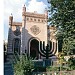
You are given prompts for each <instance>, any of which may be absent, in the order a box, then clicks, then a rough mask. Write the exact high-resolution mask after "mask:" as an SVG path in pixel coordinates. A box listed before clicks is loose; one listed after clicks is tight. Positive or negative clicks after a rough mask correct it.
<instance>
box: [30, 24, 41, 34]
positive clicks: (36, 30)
mask: <svg viewBox="0 0 75 75" xmlns="http://www.w3.org/2000/svg"><path fill="white" fill-rule="evenodd" d="M30 30H31V32H32V33H33V34H34V35H37V34H39V33H40V32H41V30H40V29H39V27H37V26H36V25H34V26H32V27H31V28H30Z"/></svg>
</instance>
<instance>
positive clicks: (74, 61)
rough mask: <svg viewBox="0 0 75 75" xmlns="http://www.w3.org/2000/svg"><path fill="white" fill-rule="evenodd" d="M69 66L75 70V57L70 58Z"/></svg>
mask: <svg viewBox="0 0 75 75" xmlns="http://www.w3.org/2000/svg"><path fill="white" fill-rule="evenodd" d="M68 66H69V68H70V70H75V58H74V57H70V58H69V60H68Z"/></svg>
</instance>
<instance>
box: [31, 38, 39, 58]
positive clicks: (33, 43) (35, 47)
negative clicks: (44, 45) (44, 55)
mask: <svg viewBox="0 0 75 75" xmlns="http://www.w3.org/2000/svg"><path fill="white" fill-rule="evenodd" d="M38 50H39V41H38V40H36V39H33V40H32V41H31V42H30V56H31V57H32V58H33V59H38V58H39V53H38Z"/></svg>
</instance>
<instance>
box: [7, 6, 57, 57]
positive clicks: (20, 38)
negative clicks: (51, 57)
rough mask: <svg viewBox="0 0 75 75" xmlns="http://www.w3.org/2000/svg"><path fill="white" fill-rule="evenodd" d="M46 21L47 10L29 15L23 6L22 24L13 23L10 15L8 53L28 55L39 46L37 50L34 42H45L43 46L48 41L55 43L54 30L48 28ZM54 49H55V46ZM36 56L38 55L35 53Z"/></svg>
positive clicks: (50, 27)
mask: <svg viewBox="0 0 75 75" xmlns="http://www.w3.org/2000/svg"><path fill="white" fill-rule="evenodd" d="M47 19H48V12H47V10H45V13H44V14H38V13H37V12H33V13H31V12H26V7H25V6H24V7H23V12H22V22H13V16H12V15H11V16H10V17H9V26H10V27H9V34H8V53H14V52H15V51H17V52H18V53H19V54H21V53H25V52H26V53H27V54H29V55H30V54H31V52H32V49H34V50H33V51H35V49H36V50H37V49H39V46H38V48H37V47H36V46H35V44H34V43H36V45H37V44H38V43H37V42H36V41H38V42H40V41H45V45H47V43H48V41H52V42H55V43H57V40H56V38H55V31H56V28H55V27H52V26H48V24H47ZM38 45H39V44H38ZM34 46H35V47H36V48H35V47H34ZM54 48H57V45H55V46H54ZM36 52H37V51H36ZM36 52H35V53H36ZM57 53H58V51H57V52H56V54H57ZM36 55H39V54H37V53H36ZM39 56H40V55H39Z"/></svg>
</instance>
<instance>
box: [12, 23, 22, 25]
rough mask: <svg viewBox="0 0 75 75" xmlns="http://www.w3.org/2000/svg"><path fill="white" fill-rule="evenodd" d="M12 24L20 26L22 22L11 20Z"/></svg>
mask: <svg viewBox="0 0 75 75" xmlns="http://www.w3.org/2000/svg"><path fill="white" fill-rule="evenodd" d="M12 25H13V26H22V23H21V22H13V23H12Z"/></svg>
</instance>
